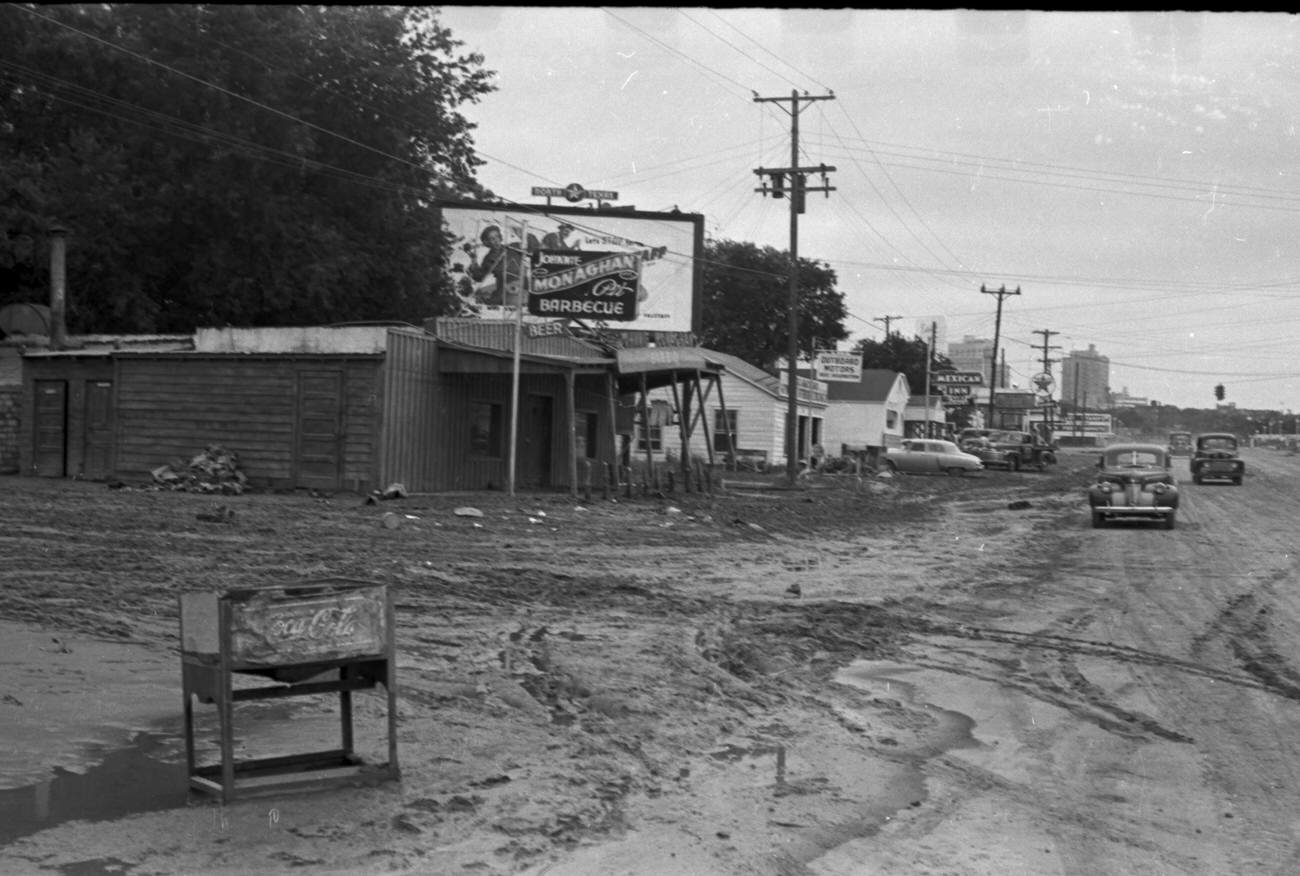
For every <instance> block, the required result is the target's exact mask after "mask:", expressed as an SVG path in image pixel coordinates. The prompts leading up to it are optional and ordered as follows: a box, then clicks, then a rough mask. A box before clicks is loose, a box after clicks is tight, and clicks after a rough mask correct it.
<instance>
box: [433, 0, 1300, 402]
mask: <svg viewBox="0 0 1300 876" xmlns="http://www.w3.org/2000/svg"><path fill="white" fill-rule="evenodd" d="M442 21H443V24H444V25H445V26H447V27H449V28H450V29H451V31H452V33H453V34H454V35H455V37H456V38H458V39H460V40H462V41H464V43H465V48H466V49H467V50H472V51H478V52H481V53H482V54H483V55H484V59H485V66H486V68H487V69H489V70H493V71H496V72H497V74H498V75H497V80H496V81H497V85H498V91H497V92H495V93H493V94H491V95H489V96H487V97H486V98H485V99H484V100H483V101H482V102H481V103H480V104H479V105H477V106H471V107H468V108H467V109H466V115H467V116H468V117H469V118H470V119H471V120H472V121H473V122H475V123H476V124H477V125H478V130H477V131H476V132H475V140H476V143H477V145H478V148H479V151H480V155H481V156H482V157H484V158H485V159H487V164H486V165H485V166H484V167H483V168H481V170H480V179H481V180H482V182H483V183H484V184H485V185H487V186H488V187H489V188H490V189H492V190H493V192H495V193H496V194H497V195H499V196H502V197H505V198H508V199H511V200H516V201H520V202H525V203H537V202H538V201H539V199H536V198H533V197H532V196H531V194H530V191H531V188H532V187H533V186H563V185H566V184H568V183H571V182H577V183H580V184H582V185H584V186H586V187H587V188H591V189H606V190H614V191H617V192H618V193H619V200H618V203H619V204H622V205H632V206H635V207H637V208H638V209H643V210H667V209H672V208H673V207H678V208H680V209H681V210H683V211H686V212H691V213H699V214H702V215H703V216H704V218H705V228H706V233H707V234H708V235H710V236H713V237H718V238H724V239H730V240H742V241H753V242H755V243H758V244H762V245H771V246H774V247H777V248H778V249H781V250H786V249H788V248H789V244H790V237H789V226H790V220H789V207H788V203H789V202H788V201H786V200H776V199H773V198H770V197H764V196H762V195H760V194H759V193H757V192H755V191H754V189H755V187H756V185H757V183H758V177H757V176H756V175H755V174H754V168H757V167H781V166H788V165H789V164H790V128H791V125H790V122H791V117H790V113H789V112H788V109H789V107H790V106H791V104H790V102H789V101H786V102H784V103H775V102H761V103H760V102H756V101H755V100H754V96H755V94H756V93H757V94H758V95H760V96H763V97H786V98H788V97H790V95H791V93H792V91H795V90H797V91H798V93H799V94H800V95H803V94H805V93H807V94H808V95H809V96H813V97H820V96H825V95H830V94H833V95H834V99H831V100H816V101H807V102H804V103H803V104H801V106H802V109H801V111H800V113H799V127H800V136H799V146H800V164H801V165H813V166H815V165H821V164H825V165H830V166H833V167H835V168H836V170H835V171H834V172H833V173H831V174H830V175H829V178H828V182H829V183H830V185H832V186H834V187H835V191H834V192H831V193H830V195H829V197H827V196H825V195H822V194H811V195H809V198H808V204H807V212H806V213H805V214H804V215H802V216H801V217H800V219H799V254H800V256H802V257H806V258H813V259H817V260H819V261H822V262H825V263H827V264H829V265H830V266H831V267H832V268H833V269H834V270H835V271H836V274H837V275H838V278H839V282H838V287H839V290H840V291H841V292H843V293H844V294H845V298H846V302H847V305H848V309H849V312H850V314H851V315H850V318H849V320H848V323H847V328H848V329H849V331H850V332H851V333H852V336H853V339H854V340H857V339H860V338H873V339H880V338H881V337H882V336H883V333H884V323H883V319H882V318H883V317H890V318H891V324H892V328H893V329H895V330H902V332H903V333H904V334H906V335H908V336H911V335H914V334H918V333H920V327H921V326H924V325H927V324H928V323H929V322H930V321H932V320H933V321H938V322H939V323H940V329H941V331H946V335H947V337H948V338H949V339H950V340H960V339H961V337H962V336H963V335H966V334H971V335H976V336H981V337H989V338H991V337H992V336H993V332H994V323H995V313H996V304H997V299H996V296H994V295H991V294H981V292H980V289H981V286H983V287H985V288H988V289H997V288H1001V287H1003V286H1005V287H1006V288H1007V289H1008V290H1014V289H1016V288H1019V289H1020V293H1021V294H1020V295H1019V296H1008V297H1007V298H1005V300H1004V304H1003V318H1002V340H1003V343H1002V347H1003V349H1004V350H1005V351H1006V359H1007V363H1008V365H1009V366H1010V369H1011V373H1012V380H1013V381H1014V382H1016V383H1018V384H1019V385H1021V386H1023V387H1025V388H1026V389H1028V388H1029V387H1030V380H1031V378H1032V377H1033V375H1034V374H1036V373H1038V372H1039V371H1040V370H1041V368H1042V366H1041V360H1042V349H1041V347H1042V343H1043V335H1042V334H1038V333H1037V332H1039V331H1040V330H1049V331H1051V332H1055V333H1057V334H1053V335H1051V337H1050V343H1051V345H1053V346H1055V347H1060V348H1061V349H1054V350H1051V351H1049V355H1050V356H1051V358H1054V359H1059V358H1060V357H1061V356H1062V355H1065V354H1067V353H1069V352H1070V351H1072V350H1081V349H1087V348H1088V347H1089V345H1095V347H1096V349H1097V352H1099V353H1101V354H1102V355H1105V356H1108V357H1109V358H1110V360H1111V387H1112V389H1113V390H1115V391H1120V390H1122V389H1124V388H1127V389H1128V391H1129V392H1130V393H1131V394H1133V395H1139V396H1147V397H1149V398H1152V399H1155V400H1158V401H1160V402H1163V403H1166V404H1176V405H1179V406H1183V407H1212V406H1213V405H1214V403H1215V402H1214V396H1213V387H1214V385H1215V384H1216V383H1223V384H1224V386H1225V387H1226V389H1227V400H1228V401H1231V402H1235V403H1236V404H1237V405H1238V406H1239V407H1252V408H1273V409H1277V408H1282V409H1292V410H1297V411H1300V354H1298V353H1297V349H1296V348H1297V344H1298V343H1300V249H1298V248H1297V241H1298V240H1300V233H1298V232H1300V138H1298V137H1297V125H1300V51H1298V49H1300V46H1298V36H1300V21H1298V20H1297V18H1296V16H1293V15H1289V14H1284V13H1196V12H1191V13H1180V12H1175V13H1095V14H1094V13H1079V12H1018V11H992V12H970V11H941V10H879V11H877V10H809V11H798V10H785V9H730V8H725V9H724V8H718V9H712V8H697V7H682V8H678V9H669V8H650V7H647V8H626V7H607V8H598V7H569V8H551V7H544V8H543V7H470V6H454V7H444V10H443V14H442ZM813 182H814V183H820V179H819V178H818V177H813ZM847 346H848V345H844V348H847ZM1053 372H1054V373H1055V375H1056V376H1057V379H1058V380H1059V377H1060V365H1059V364H1058V365H1054V366H1053Z"/></svg>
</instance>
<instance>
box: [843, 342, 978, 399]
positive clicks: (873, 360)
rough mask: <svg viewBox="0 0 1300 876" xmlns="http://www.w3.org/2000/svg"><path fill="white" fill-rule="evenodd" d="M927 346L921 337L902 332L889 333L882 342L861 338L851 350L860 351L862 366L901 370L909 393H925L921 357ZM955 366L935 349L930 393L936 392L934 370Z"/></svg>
mask: <svg viewBox="0 0 1300 876" xmlns="http://www.w3.org/2000/svg"><path fill="white" fill-rule="evenodd" d="M928 347H929V345H928V344H927V343H926V341H925V339H924V338H921V337H913V338H911V339H910V340H908V339H906V338H904V337H903V336H902V335H896V334H891V335H889V336H888V337H887V338H885V339H884V340H883V341H872V340H863V341H860V342H859V343H858V344H857V345H856V346H855V347H854V348H853V351H854V352H855V353H861V354H862V367H863V368H887V369H889V370H891V371H901V372H902V373H903V374H905V375H906V376H907V384H908V386H910V387H911V388H912V394H913V395H925V356H926V353H927V351H928ZM953 370H955V366H954V365H953V364H952V362H951V361H950V360H949V359H948V357H947V356H945V355H943V354H942V353H940V352H938V351H935V353H934V357H933V358H932V359H931V360H930V393H931V394H932V395H938V394H939V392H940V389H939V386H938V384H936V383H935V382H934V374H935V372H937V371H953Z"/></svg>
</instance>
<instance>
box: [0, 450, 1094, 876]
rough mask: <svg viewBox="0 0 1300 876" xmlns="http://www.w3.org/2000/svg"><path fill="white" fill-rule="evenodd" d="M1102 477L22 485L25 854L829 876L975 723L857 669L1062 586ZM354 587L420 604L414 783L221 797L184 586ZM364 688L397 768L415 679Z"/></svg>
mask: <svg viewBox="0 0 1300 876" xmlns="http://www.w3.org/2000/svg"><path fill="white" fill-rule="evenodd" d="M1080 483H1082V478H1081V476H1080V474H1079V473H1078V471H1071V470H1070V469H1069V467H1068V466H1062V467H1061V469H1060V470H1058V471H1056V472H1054V473H1049V474H1020V475H999V474H992V473H989V474H986V475H983V476H979V477H969V478H924V477H921V478H896V479H883V478H881V479H869V480H863V481H859V480H857V479H853V478H833V477H826V478H824V479H822V480H818V481H811V482H803V483H801V484H800V485H799V487H798V488H796V489H793V490H787V489H780V488H779V481H775V480H774V481H773V482H772V483H771V484H768V485H767V486H766V487H764V485H762V484H749V485H741V484H733V485H731V486H726V487H724V488H723V489H721V490H719V491H717V492H716V493H715V494H713V495H712V496H704V495H700V494H690V495H682V494H677V495H669V496H651V497H640V496H638V497H631V498H628V497H619V498H617V499H611V498H602V497H599V496H597V497H593V498H592V499H591V500H590V501H582V500H576V499H575V498H573V497H571V496H568V495H556V494H544V495H527V496H519V497H514V498H511V497H508V496H504V495H502V494H484V493H475V494H458V495H430V496H406V497H404V498H398V499H393V500H387V501H380V502H370V503H367V502H366V501H363V499H364V497H360V496H355V495H352V494H337V495H333V496H321V495H309V494H301V493H300V494H290V495H274V494H248V495H242V496H219V495H198V494H194V493H187V492H179V491H163V490H146V489H137V488H131V487H129V486H128V487H125V488H119V489H111V488H109V487H107V486H106V485H104V484H95V483H83V482H74V481H50V480H37V479H28V478H6V479H4V480H3V484H2V485H0V489H2V490H3V492H4V495H5V501H4V502H3V504H2V505H0V546H2V547H3V556H4V557H5V558H6V560H5V565H4V568H3V569H0V578H2V583H0V588H2V592H3V603H2V604H0V661H2V662H3V663H4V666H5V669H6V671H5V672H4V673H3V675H0V725H3V727H4V728H5V730H4V736H5V739H6V745H5V746H3V748H2V749H0V789H3V790H0V812H2V813H3V818H2V819H0V871H3V872H5V873H50V872H65V873H72V872H76V873H99V872H104V873H131V874H135V876H140V874H151V873H157V874H163V873H168V874H175V873H194V874H208V873H231V874H234V873H239V874H244V873H251V872H257V873H276V872H290V871H292V872H302V871H303V868H304V867H306V868H308V869H309V870H310V872H313V873H371V872H411V873H459V872H463V873H475V874H483V873H502V874H505V873H526V872H527V873H538V874H540V873H542V872H545V873H548V874H552V876H554V874H561V873H614V872H626V873H647V874H648V873H665V874H670V873H671V874H679V873H702V874H703V873H717V874H741V873H744V874H764V873H772V874H776V873H789V872H799V868H800V867H801V866H802V865H804V864H807V863H808V862H811V861H815V860H817V859H818V858H820V857H821V856H823V855H824V854H825V853H826V852H827V851H828V850H830V849H834V848H835V847H837V846H839V845H841V844H842V843H844V842H846V841H848V840H851V839H853V838H856V837H861V836H868V835H871V834H872V833H873V832H874V831H877V830H879V829H880V827H881V826H882V825H884V824H886V823H887V822H888V821H889V820H890V819H892V818H895V817H898V815H899V813H902V812H906V811H908V810H909V809H914V808H916V807H919V806H920V805H921V804H922V802H923V799H924V795H925V793H926V791H925V785H924V783H923V782H922V780H921V776H920V773H919V771H918V765H920V764H922V763H923V762H924V761H925V760H926V759H927V758H929V757H932V756H934V755H935V754H937V753H940V752H942V751H945V750H947V749H949V748H952V747H954V746H962V745H965V744H968V741H969V737H968V735H967V734H968V727H966V726H964V725H963V723H962V722H961V721H960V720H956V719H954V718H953V717H952V716H951V715H947V714H945V713H942V712H941V711H936V710H934V709H930V708H927V707H926V706H925V705H924V704H923V703H912V702H909V701H908V700H907V698H906V697H904V696H901V695H900V696H892V695H890V693H889V691H888V689H887V688H882V687H880V686H878V685H872V684H857V683H852V682H853V679H852V677H851V676H850V675H849V674H846V672H845V670H846V669H848V668H850V667H855V666H856V667H859V668H861V667H862V666H863V665H864V664H862V663H861V662H860V661H883V660H890V659H895V658H902V657H904V656H905V655H906V650H907V646H908V642H909V637H910V636H911V635H912V634H913V633H915V632H928V633H932V632H934V631H936V630H940V631H943V630H950V631H952V633H953V634H954V635H960V634H961V630H962V627H963V624H964V623H965V621H966V620H967V619H968V618H970V617H972V616H975V614H976V613H978V612H980V611H983V610H986V609H982V608H981V607H980V604H979V603H977V602H976V599H975V594H976V591H980V592H982V593H986V592H987V588H988V587H989V585H990V582H996V586H997V587H998V588H999V592H1001V593H1003V594H1007V593H1014V592H1015V591H1016V590H1017V588H1018V587H1022V586H1023V585H1024V584H1025V583H1026V582H1028V581H1030V580H1031V579H1032V578H1033V577H1034V575H1035V564H1041V563H1043V562H1050V559H1044V558H1043V557H1042V555H1041V551H1040V550H1039V547H1040V542H1041V535H1042V533H1043V532H1044V531H1047V530H1049V529H1052V528H1053V527H1054V525H1055V522H1056V521H1058V520H1059V518H1060V517H1061V516H1062V515H1064V514H1068V513H1072V512H1073V510H1074V508H1073V506H1074V504H1077V501H1078V494H1077V486H1078V484H1080ZM470 507H472V508H474V509H476V510H477V511H478V512H480V513H481V516H477V515H470V514H466V513H464V509H465V508H470ZM458 510H460V511H461V512H462V513H460V514H458V513H457V511H458ZM324 577H344V578H350V579H355V580H360V581H370V582H376V583H384V584H387V585H389V588H390V591H391V592H392V594H393V599H394V602H395V604H396V610H397V652H398V693H399V710H398V730H399V754H400V762H401V768H402V779H401V781H400V782H392V783H387V784H382V785H378V786H375V787H367V788H346V789H334V790H328V791H322V792H317V793H311V794H297V795H281V796H273V797H269V798H267V797H263V798H257V799H251V800H247V801H235V802H234V803H231V804H227V805H220V804H218V803H216V802H214V801H212V800H209V799H206V798H203V797H187V794H186V791H185V778H184V746H183V742H182V736H181V726H182V725H181V713H182V696H181V692H180V658H179V653H178V619H177V596H178V594H179V593H180V592H182V591H188V590H224V589H227V588H230V587H235V586H249V585H260V584H280V585H284V584H292V583H300V582H304V581H309V580H312V579H317V578H324ZM356 701H357V721H358V729H357V743H358V749H359V751H360V753H361V754H363V755H370V756H373V757H375V758H378V759H382V758H383V756H384V750H383V748H384V745H385V743H386V740H385V738H384V736H383V733H384V723H383V722H384V701H383V698H382V695H369V694H359V695H357V697H356ZM208 711H210V710H209V709H205V708H204V707H202V706H198V707H197V713H198V715H199V718H200V729H201V730H202V733H203V738H204V748H203V751H202V752H201V754H202V755H203V756H204V757H205V758H211V757H213V756H214V751H213V746H212V743H213V742H214V740H215V735H214V734H215V730H214V728H215V721H214V716H212V715H210V714H207V712H208ZM237 724H238V727H239V729H240V731H241V733H240V740H239V743H240V744H239V746H238V748H237V754H238V755H239V756H241V757H244V756H258V757H261V756H265V755H274V754H280V753H288V752H294V751H301V750H303V748H304V747H311V746H312V745H313V744H314V743H316V742H317V741H318V740H319V741H325V740H328V739H329V737H330V735H331V734H336V733H337V716H336V713H335V711H334V704H333V702H332V701H331V700H329V699H327V698H324V697H322V698H320V699H315V698H301V699H294V700H292V701H276V702H275V703H264V702H249V703H246V704H241V705H240V706H239V707H238V709H237ZM368 746H369V748H368Z"/></svg>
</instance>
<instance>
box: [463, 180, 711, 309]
mask: <svg viewBox="0 0 1300 876" xmlns="http://www.w3.org/2000/svg"><path fill="white" fill-rule="evenodd" d="M439 211H440V213H441V222H442V229H443V233H444V240H445V241H446V245H447V249H446V251H445V252H444V253H443V258H442V264H443V268H444V270H445V271H446V272H447V276H446V279H447V281H448V284H449V285H450V287H451V288H453V289H454V290H455V291H456V294H457V296H458V299H459V302H458V304H459V308H460V312H459V314H458V315H460V316H481V317H484V318H488V319H505V318H510V319H513V318H514V316H515V314H516V311H517V309H518V308H519V307H521V306H522V307H523V308H524V312H525V314H527V315H526V316H525V317H524V319H525V321H527V320H537V319H557V318H570V319H577V320H580V321H582V322H584V323H588V324H591V325H594V326H605V327H607V328H611V329H618V330H629V331H652V332H678V333H690V332H696V333H698V332H699V324H698V323H699V306H698V302H699V288H700V280H701V268H700V265H701V261H700V256H701V254H702V250H703V247H704V217H703V216H700V215H698V214H693V213H648V212H644V211H631V210H592V209H585V208H582V207H550V206H535V207H534V206H527V205H522V204H521V205H510V206H506V205H500V204H486V203H479V202H455V203H451V202H447V203H443V204H440V205H439ZM542 254H545V255H546V256H547V263H542V261H541V260H540V259H541V255H542ZM575 254H576V259H575V260H574V264H568V265H565V264H560V263H558V262H555V261H554V259H555V258H556V257H565V256H574V255H575ZM606 259H615V260H616V265H610V267H615V266H616V267H617V270H614V271H613V272H612V274H611V275H610V277H609V279H611V282H610V283H607V284H606V285H605V286H602V287H601V294H599V295H598V294H596V290H595V288H594V286H588V287H586V288H585V291H580V287H581V284H580V283H579V285H578V286H575V287H573V288H570V289H567V290H562V289H560V288H559V286H560V284H561V280H560V279H558V278H560V277H561V275H563V276H564V277H567V278H568V279H576V276H575V275H576V274H577V273H582V272H585V271H587V270H592V271H595V270H597V269H596V268H594V267H593V268H590V269H588V268H581V270H579V268H580V266H584V265H598V264H599V265H604V264H606V262H605V260H606ZM633 261H635V262H636V263H637V264H638V268H637V269H636V270H637V271H638V276H637V279H636V280H635V281H632V280H630V279H628V278H627V277H625V276H622V275H623V274H629V273H630V272H631V271H632V270H633V269H632V268H630V267H629V266H630V264H631V263H632V262H633ZM533 268H538V269H542V270H545V271H546V277H547V278H551V279H549V280H547V281H545V282H542V283H533V284H532V294H533V295H540V296H541V298H542V299H545V300H549V301H551V302H552V303H551V304H547V305H542V304H540V303H539V304H536V305H534V304H532V303H530V302H527V301H525V300H524V295H525V294H526V293H527V290H528V287H529V280H530V279H538V278H537V277H536V275H535V274H533V272H532V269H533ZM568 268H573V269H574V272H573V273H572V274H570V273H567V272H566V270H565V269H568ZM526 274H527V275H526ZM564 282H567V280H565V281H564ZM615 286H617V288H618V290H619V291H617V292H615V290H614V287H615ZM548 287H549V288H548ZM630 289H635V295H634V300H633V301H631V302H629V301H628V300H627V296H628V294H629V290H630ZM605 293H610V294H605ZM597 299H601V300H603V301H605V302H606V304H605V305H603V306H601V307H597V306H596V305H595V303H594V302H595V301H596V300H597ZM563 300H567V301H570V302H577V301H585V302H587V303H585V304H582V305H581V306H580V305H579V304H576V303H570V304H566V305H560V304H558V303H556V302H560V301H563ZM615 300H617V301H619V302H622V303H621V305H620V306H619V307H613V306H610V305H609V304H608V302H612V301H615ZM544 308H551V309H549V310H547V309H544ZM566 309H567V310H568V311H569V312H561V311H563V310H566ZM578 311H585V312H578ZM629 317H630V318H629Z"/></svg>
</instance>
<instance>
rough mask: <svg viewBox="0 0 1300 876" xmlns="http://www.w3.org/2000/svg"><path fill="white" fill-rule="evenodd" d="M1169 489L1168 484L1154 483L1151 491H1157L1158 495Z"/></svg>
mask: <svg viewBox="0 0 1300 876" xmlns="http://www.w3.org/2000/svg"><path fill="white" fill-rule="evenodd" d="M1167 489H1169V485H1168V484H1154V485H1152V487H1151V492H1153V493H1156V494H1157V495H1158V494H1160V493H1163V492H1164V491H1165V490H1167Z"/></svg>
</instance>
